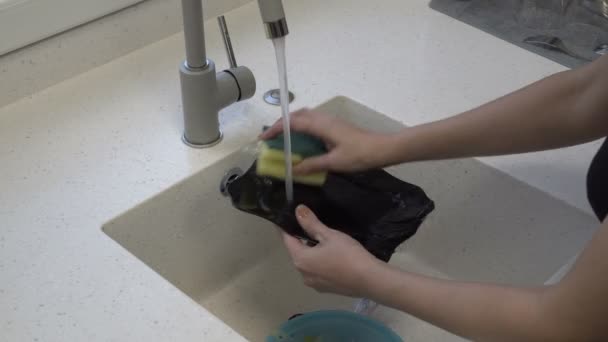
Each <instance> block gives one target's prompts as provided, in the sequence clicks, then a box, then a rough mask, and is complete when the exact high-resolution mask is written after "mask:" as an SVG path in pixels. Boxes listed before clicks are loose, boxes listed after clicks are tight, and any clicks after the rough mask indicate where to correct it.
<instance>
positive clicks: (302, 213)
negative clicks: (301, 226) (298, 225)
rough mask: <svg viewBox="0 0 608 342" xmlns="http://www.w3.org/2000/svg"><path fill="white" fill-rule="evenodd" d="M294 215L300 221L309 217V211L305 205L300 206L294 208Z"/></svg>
mask: <svg viewBox="0 0 608 342" xmlns="http://www.w3.org/2000/svg"><path fill="white" fill-rule="evenodd" d="M296 215H297V216H298V217H299V218H301V219H303V218H306V217H308V216H309V215H310V209H308V207H306V206H305V205H302V204H300V205H299V206H298V207H297V208H296Z"/></svg>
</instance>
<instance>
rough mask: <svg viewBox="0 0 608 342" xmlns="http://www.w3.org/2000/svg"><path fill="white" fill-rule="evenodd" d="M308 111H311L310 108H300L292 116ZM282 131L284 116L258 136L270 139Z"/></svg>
mask: <svg viewBox="0 0 608 342" xmlns="http://www.w3.org/2000/svg"><path fill="white" fill-rule="evenodd" d="M308 111H309V109H308V108H302V109H300V110H297V111H295V112H293V113H291V115H290V117H293V116H296V115H302V114H304V113H307V112H308ZM281 133H283V118H280V119H279V120H277V121H276V122H275V123H274V124H272V126H270V127H269V128H268V129H267V130H265V131H264V132H262V133H261V134H260V135H259V136H258V138H259V139H261V140H268V139H272V138H274V137H276V136H277V135H279V134H281Z"/></svg>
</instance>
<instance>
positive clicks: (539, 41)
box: [524, 35, 591, 61]
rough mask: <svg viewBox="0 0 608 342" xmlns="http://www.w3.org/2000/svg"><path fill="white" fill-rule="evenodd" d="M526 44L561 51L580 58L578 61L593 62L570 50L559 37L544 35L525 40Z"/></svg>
mask: <svg viewBox="0 0 608 342" xmlns="http://www.w3.org/2000/svg"><path fill="white" fill-rule="evenodd" d="M524 43H527V44H532V45H535V46H538V47H541V48H543V49H549V50H553V51H559V52H562V53H565V54H566V55H568V56H571V57H574V58H578V59H581V60H584V61H591V60H590V59H588V58H585V57H583V56H580V55H578V54H576V53H574V52H572V51H571V50H570V49H568V47H567V46H566V44H564V42H563V41H562V40H561V39H560V38H559V37H553V36H544V35H538V36H532V37H528V38H526V39H524Z"/></svg>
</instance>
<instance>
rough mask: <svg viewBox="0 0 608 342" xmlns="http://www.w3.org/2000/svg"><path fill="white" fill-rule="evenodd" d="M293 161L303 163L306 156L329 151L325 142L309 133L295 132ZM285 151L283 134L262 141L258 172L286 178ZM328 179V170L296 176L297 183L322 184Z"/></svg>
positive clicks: (292, 145)
mask: <svg viewBox="0 0 608 342" xmlns="http://www.w3.org/2000/svg"><path fill="white" fill-rule="evenodd" d="M291 150H292V152H291V161H292V163H293V165H296V164H298V163H301V162H302V160H304V158H308V157H313V156H315V155H320V154H324V153H327V149H326V148H325V144H324V143H323V142H322V141H321V140H319V139H317V138H315V137H312V136H310V135H308V134H304V133H298V132H293V133H292V135H291ZM285 172H286V170H285V153H284V152H283V136H279V137H277V138H274V139H271V140H266V141H262V142H260V148H259V153H258V160H257V168H256V173H257V174H258V175H259V176H268V177H273V178H278V179H283V180H284V179H285ZM326 179H327V172H318V173H313V174H310V175H305V176H300V175H298V176H294V179H293V181H294V182H296V183H301V184H306V185H312V186H322V185H323V183H325V180H326Z"/></svg>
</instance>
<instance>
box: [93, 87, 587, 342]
mask: <svg viewBox="0 0 608 342" xmlns="http://www.w3.org/2000/svg"><path fill="white" fill-rule="evenodd" d="M322 108H323V110H325V111H328V112H331V113H335V114H336V115H340V116H343V117H345V118H347V119H348V120H351V121H352V122H354V123H357V124H359V125H362V126H365V127H368V128H371V129H376V130H384V131H390V130H395V129H398V128H400V127H402V125H401V124H400V123H398V122H396V121H393V120H392V119H390V118H388V117H386V116H384V115H382V114H379V113H376V112H374V111H372V110H370V109H368V108H366V107H365V106H362V105H360V104H358V103H356V102H354V101H352V100H349V99H347V98H344V97H338V98H334V99H332V100H331V101H329V102H327V103H326V104H324V105H322ZM347 113H348V114H347ZM241 159H242V156H241V155H240V154H239V153H234V154H232V155H229V156H227V157H226V158H225V159H223V160H222V161H220V162H218V163H216V164H214V165H212V166H210V167H208V168H207V169H204V170H202V171H200V172H199V173H197V174H195V175H193V176H192V177H190V178H188V179H185V180H184V181H182V182H181V183H179V184H176V185H175V186H173V187H171V188H169V189H167V190H166V191H164V192H162V193H161V194H159V195H157V196H155V197H153V198H151V199H149V200H148V201H146V202H144V203H142V204H141V205H139V206H137V207H135V208H133V209H131V210H129V211H127V212H126V213H124V214H123V215H121V216H119V217H116V218H115V219H113V220H111V221H109V222H108V223H107V224H105V225H104V226H103V231H104V232H105V233H106V234H108V235H109V236H110V237H112V238H113V239H114V240H116V242H118V243H119V244H120V245H122V246H123V247H124V248H126V249H127V250H129V251H130V252H131V253H132V254H133V255H134V256H136V257H137V258H139V259H140V260H141V261H143V262H144V263H145V264H146V265H148V266H149V267H150V268H152V269H153V270H155V271H156V272H158V273H159V274H160V275H162V276H163V277H164V278H166V279H167V280H168V281H169V282H171V283H172V284H174V285H175V286H176V287H178V288H179V289H180V290H182V291H183V292H184V293H185V294H187V295H188V296H190V297H191V298H192V299H193V300H194V301H195V302H196V303H199V304H200V305H202V306H204V307H205V308H206V309H207V310H209V311H210V312H211V313H213V314H214V315H216V316H217V317H219V318H220V319H222V320H223V321H224V322H226V324H228V325H229V326H231V327H232V328H233V329H235V330H236V331H237V332H239V333H240V334H241V335H243V336H244V337H246V338H248V339H250V340H252V341H263V338H264V337H265V336H266V335H267V334H268V333H270V332H272V331H273V329H274V328H275V327H277V326H278V325H279V324H280V323H281V322H283V321H284V320H286V319H287V318H289V317H290V316H291V315H293V314H295V313H300V312H305V311H310V310H316V309H322V308H345V309H350V308H351V306H352V303H353V300H352V299H350V298H342V297H339V296H333V295H321V294H317V293H316V292H314V291H313V290H310V289H308V288H306V287H304V286H303V285H302V283H301V281H300V276H299V275H298V274H297V273H296V272H295V271H294V270H293V268H292V267H291V264H290V261H289V259H288V258H287V254H286V252H285V250H284V248H283V245H282V244H281V241H280V239H279V235H278V234H277V231H276V229H275V227H273V226H272V225H271V224H270V223H268V222H266V221H264V220H262V219H259V218H257V217H253V216H250V215H247V214H244V213H241V212H239V211H236V210H235V209H233V208H232V207H231V205H230V202H229V200H228V199H227V198H225V197H223V196H222V195H221V194H220V192H219V183H220V180H221V178H222V177H223V175H224V174H225V172H226V171H227V170H229V169H230V168H232V167H233V166H235V165H237V164H239V162H241V161H242V160H241ZM389 171H390V172H391V173H393V174H394V175H396V176H398V177H400V178H402V179H404V180H406V181H409V182H412V183H415V184H418V185H420V186H421V187H422V188H423V189H424V190H425V191H426V192H427V193H428V195H429V197H431V198H432V199H433V200H434V201H435V203H436V206H437V208H436V210H435V211H434V212H433V213H432V214H431V215H430V216H429V218H428V219H427V220H426V222H425V223H424V225H423V226H422V227H421V229H420V230H419V232H418V234H417V235H415V236H414V237H413V238H412V239H410V240H409V241H407V242H406V243H405V244H404V245H403V246H401V247H400V249H399V251H398V252H397V253H396V254H395V255H394V257H393V259H392V261H391V262H392V263H394V264H397V265H399V266H400V267H402V268H404V269H407V270H414V271H417V272H421V273H425V274H430V275H436V276H440V277H445V278H453V279H463V280H474V281H493V282H502V283H511V284H542V283H543V282H544V281H545V280H546V279H547V278H549V277H550V276H551V275H552V274H553V273H554V272H555V271H556V270H557V269H559V268H560V266H562V265H563V264H565V263H566V261H567V260H568V259H569V258H570V257H572V256H573V255H574V254H576V252H578V251H579V250H580V248H581V247H582V245H583V244H584V243H585V242H586V241H587V240H588V239H589V237H590V235H591V233H592V231H593V226H594V225H595V222H594V221H593V219H592V218H591V217H590V216H588V215H587V214H585V213H583V212H581V211H579V210H577V209H575V208H573V207H571V206H569V205H567V204H565V203H564V202H561V201H559V200H557V199H554V198H552V197H550V196H548V195H547V194H545V193H543V192H541V191H539V190H536V189H534V188H531V187H530V186H527V185H526V184H524V183H521V182H519V181H517V180H515V179H513V178H511V177H509V176H507V175H505V174H503V173H501V172H499V171H497V170H495V169H492V168H490V167H488V166H485V165H484V164H482V163H480V162H478V161H476V160H474V159H464V160H452V161H443V162H427V163H414V164H407V165H402V166H398V167H393V168H390V169H389ZM375 316H376V318H378V319H380V320H382V321H384V322H386V323H387V324H388V325H389V326H390V327H392V328H393V329H394V330H395V331H396V332H398V333H399V334H400V335H401V336H403V337H404V338H405V339H406V340H409V341H444V340H445V341H452V340H458V338H456V337H455V336H453V335H451V334H448V333H446V332H444V331H442V330H440V329H437V328H434V327H432V326H430V325H428V324H426V323H424V322H421V321H419V320H417V319H415V318H412V317H410V316H408V315H406V314H402V313H399V312H396V311H394V310H391V309H388V308H380V309H378V310H377V311H376V313H375Z"/></svg>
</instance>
